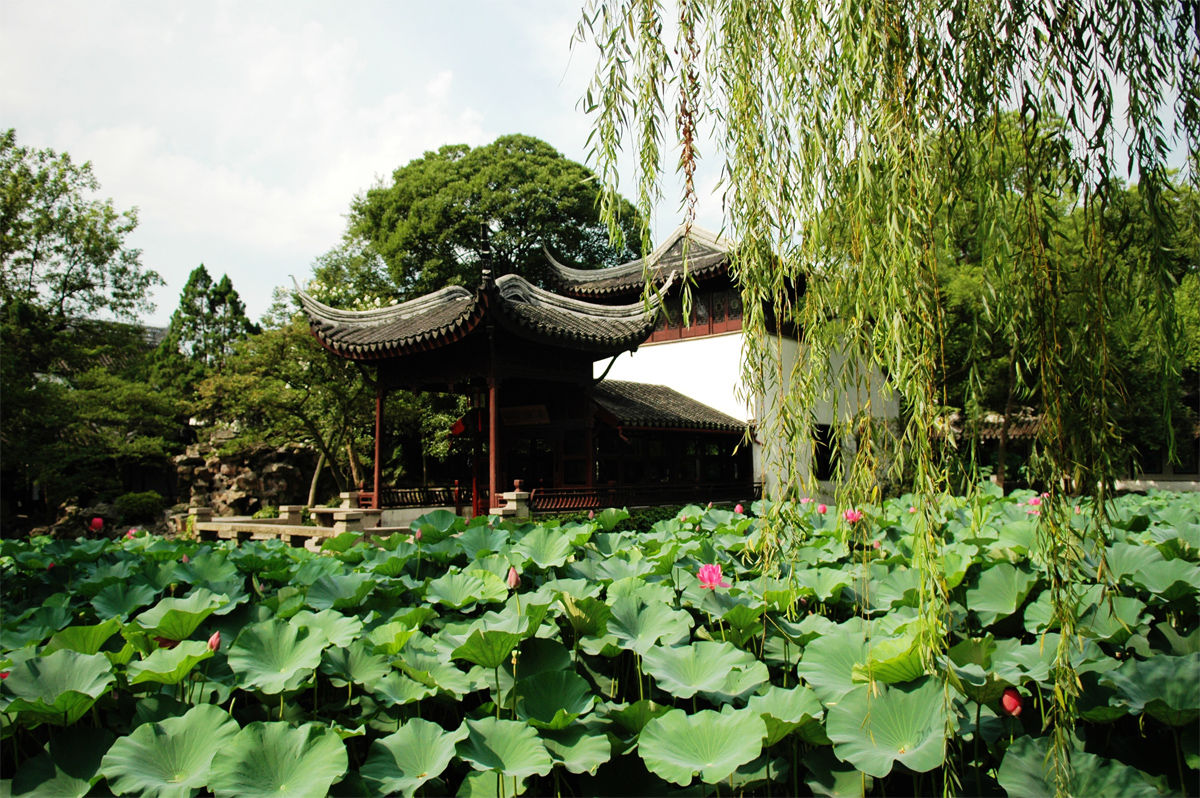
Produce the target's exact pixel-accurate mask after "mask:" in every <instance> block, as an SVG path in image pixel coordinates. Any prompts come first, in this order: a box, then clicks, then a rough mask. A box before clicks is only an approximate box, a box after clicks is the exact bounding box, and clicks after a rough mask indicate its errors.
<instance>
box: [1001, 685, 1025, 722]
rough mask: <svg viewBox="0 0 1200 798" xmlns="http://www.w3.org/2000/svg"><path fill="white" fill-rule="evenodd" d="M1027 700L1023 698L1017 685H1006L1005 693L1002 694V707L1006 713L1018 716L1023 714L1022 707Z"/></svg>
mask: <svg viewBox="0 0 1200 798" xmlns="http://www.w3.org/2000/svg"><path fill="white" fill-rule="evenodd" d="M1024 704H1025V702H1024V701H1023V700H1022V699H1021V693H1020V692H1019V691H1018V690H1017V688H1015V687H1005V688H1004V694H1003V695H1001V696H1000V708H1001V709H1002V710H1004V714H1005V715H1011V716H1012V717H1014V718H1015V717H1017V716H1018V715H1020V714H1021V708H1022V707H1023V706H1024Z"/></svg>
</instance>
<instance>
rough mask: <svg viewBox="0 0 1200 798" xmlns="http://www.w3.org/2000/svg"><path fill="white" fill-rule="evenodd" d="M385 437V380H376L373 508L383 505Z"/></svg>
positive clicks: (376, 508)
mask: <svg viewBox="0 0 1200 798" xmlns="http://www.w3.org/2000/svg"><path fill="white" fill-rule="evenodd" d="M382 438H383V382H382V381H380V380H376V381H375V463H374V466H373V471H374V474H373V478H374V482H373V483H372V484H373V485H374V490H375V494H374V495H373V496H372V497H371V509H372V510H378V509H379V508H381V507H382V506H383V494H382V493H381V492H380V491H381V489H382V488H381V486H380V484H379V479H380V473H381V472H382V470H383V468H382V456H381V455H382V448H383V447H382V445H381V439H382Z"/></svg>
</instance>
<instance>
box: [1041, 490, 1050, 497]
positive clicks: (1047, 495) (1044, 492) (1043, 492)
mask: <svg viewBox="0 0 1200 798" xmlns="http://www.w3.org/2000/svg"><path fill="white" fill-rule="evenodd" d="M1042 498H1043V499H1049V498H1050V492H1049V491H1045V490H1044V491H1042Z"/></svg>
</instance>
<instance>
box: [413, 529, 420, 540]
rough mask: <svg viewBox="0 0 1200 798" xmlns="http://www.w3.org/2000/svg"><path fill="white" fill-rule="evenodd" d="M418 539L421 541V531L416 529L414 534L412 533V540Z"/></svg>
mask: <svg viewBox="0 0 1200 798" xmlns="http://www.w3.org/2000/svg"><path fill="white" fill-rule="evenodd" d="M420 539H421V530H419V529H418V530H417V531H416V532H413V540H420Z"/></svg>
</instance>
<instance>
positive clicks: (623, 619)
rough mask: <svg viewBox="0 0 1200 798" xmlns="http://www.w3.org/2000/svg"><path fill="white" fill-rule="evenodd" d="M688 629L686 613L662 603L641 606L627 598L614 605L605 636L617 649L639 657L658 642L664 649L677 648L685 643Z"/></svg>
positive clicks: (689, 620) (617, 601) (689, 625)
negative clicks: (619, 648)
mask: <svg viewBox="0 0 1200 798" xmlns="http://www.w3.org/2000/svg"><path fill="white" fill-rule="evenodd" d="M691 629H692V617H691V615H689V614H688V613H686V612H681V611H679V610H672V609H671V608H670V607H669V606H668V605H666V604H662V603H657V602H656V603H653V604H648V605H647V604H643V603H642V602H641V601H640V600H638V599H634V598H630V597H623V598H619V599H617V600H616V601H614V602H613V603H612V615H611V616H610V617H609V619H608V633H609V634H610V635H612V636H613V637H615V638H616V639H617V641H618V645H620V646H621V648H628V649H631V650H633V651H636V652H637V653H639V654H645V653H646V652H647V651H649V650H650V649H651V648H652V647H653V646H654V645H655V643H657V642H659V641H660V640H661V641H662V643H663V645H665V646H673V645H677V644H678V643H681V642H683V641H684V640H687V638H688V634H689V633H690V632H691Z"/></svg>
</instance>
